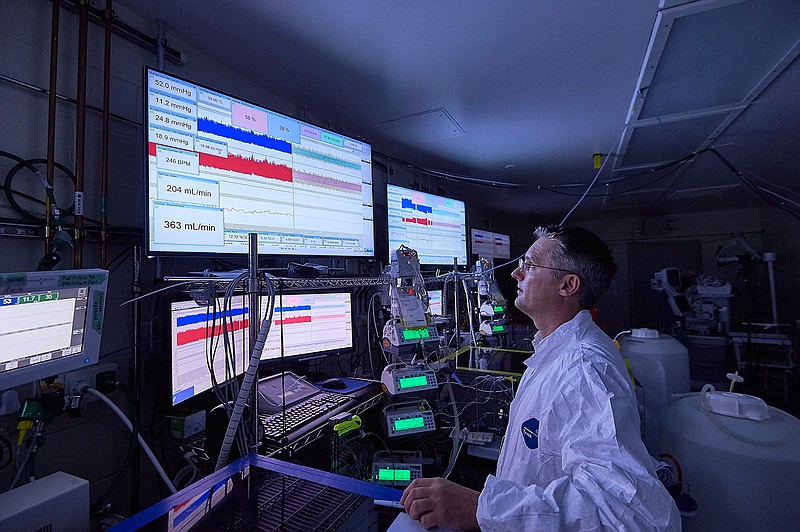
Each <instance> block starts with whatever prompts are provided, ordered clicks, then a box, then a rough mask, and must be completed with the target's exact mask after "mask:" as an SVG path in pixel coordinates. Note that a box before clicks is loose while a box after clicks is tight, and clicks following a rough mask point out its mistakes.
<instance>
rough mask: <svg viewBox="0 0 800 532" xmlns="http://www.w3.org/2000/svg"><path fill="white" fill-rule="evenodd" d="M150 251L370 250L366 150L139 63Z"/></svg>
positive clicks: (360, 253) (349, 252) (357, 254)
mask: <svg viewBox="0 0 800 532" xmlns="http://www.w3.org/2000/svg"><path fill="white" fill-rule="evenodd" d="M145 77H146V87H147V94H146V106H147V108H146V112H145V117H146V128H145V129H146V132H147V165H146V166H147V175H148V181H147V198H148V199H147V219H148V223H147V242H148V253H150V254H166V253H173V254H194V253H197V254H232V253H246V252H247V243H248V238H247V235H248V233H258V235H259V236H258V239H259V246H258V249H259V252H260V253H263V254H283V255H287V254H289V255H304V256H351V257H371V256H373V255H374V252H375V251H374V234H373V219H372V211H373V206H372V152H371V147H370V145H369V144H367V143H365V142H362V141H360V140H356V139H352V138H349V137H345V136H344V135H341V134H338V133H335V132H333V131H329V130H326V129H323V128H320V127H318V126H314V125H312V124H309V123H306V122H302V121H300V120H296V119H294V118H291V117H288V116H285V115H282V114H280V113H277V112H275V111H272V110H270V109H266V108H264V107H260V106H258V105H255V104H252V103H250V102H247V101H244V100H240V99H237V98H235V97H233V96H230V95H228V94H224V93H221V92H219V91H216V90H213V89H211V88H208V87H204V86H202V85H198V84H196V83H192V82H190V81H187V80H184V79H180V78H177V77H174V76H171V75H168V74H165V73H163V72H160V71H157V70H153V69H150V68H147V69H146V70H145Z"/></svg>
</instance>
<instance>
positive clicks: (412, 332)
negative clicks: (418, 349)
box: [403, 329, 428, 340]
mask: <svg viewBox="0 0 800 532" xmlns="http://www.w3.org/2000/svg"><path fill="white" fill-rule="evenodd" d="M425 338H428V329H405V330H404V331H403V340H424V339H425Z"/></svg>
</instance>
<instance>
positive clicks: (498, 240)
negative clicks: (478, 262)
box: [470, 227, 511, 259]
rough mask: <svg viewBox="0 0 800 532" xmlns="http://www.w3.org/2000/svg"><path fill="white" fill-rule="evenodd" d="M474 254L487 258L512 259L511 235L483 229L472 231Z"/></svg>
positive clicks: (473, 229)
mask: <svg viewBox="0 0 800 532" xmlns="http://www.w3.org/2000/svg"><path fill="white" fill-rule="evenodd" d="M470 233H471V236H472V238H471V244H472V254H473V255H478V256H479V257H481V258H487V259H491V258H494V259H510V258H511V237H510V236H508V235H504V234H502V233H493V232H492V231H484V230H483V229H475V228H474V227H473V228H472V229H471V231H470Z"/></svg>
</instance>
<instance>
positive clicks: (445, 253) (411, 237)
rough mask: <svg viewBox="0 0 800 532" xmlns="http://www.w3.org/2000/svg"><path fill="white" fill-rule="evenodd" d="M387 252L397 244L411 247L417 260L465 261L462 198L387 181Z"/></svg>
mask: <svg viewBox="0 0 800 532" xmlns="http://www.w3.org/2000/svg"><path fill="white" fill-rule="evenodd" d="M386 198H387V210H388V213H389V253H391V252H392V251H393V250H396V249H397V248H399V247H400V245H401V244H405V245H406V246H408V247H410V248H413V249H415V250H416V251H417V254H418V255H419V262H420V264H424V265H452V264H453V259H454V258H455V259H456V260H457V261H458V264H459V265H462V266H464V265H466V264H467V222H466V208H465V206H464V202H463V201H461V200H457V199H452V198H445V197H442V196H437V195H435V194H428V193H426V192H418V191H416V190H411V189H408V188H403V187H398V186H396V185H387V188H386Z"/></svg>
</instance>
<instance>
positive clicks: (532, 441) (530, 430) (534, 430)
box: [522, 417, 539, 449]
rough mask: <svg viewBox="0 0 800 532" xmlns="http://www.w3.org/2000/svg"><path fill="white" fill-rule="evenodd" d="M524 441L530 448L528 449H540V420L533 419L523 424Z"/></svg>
mask: <svg viewBox="0 0 800 532" xmlns="http://www.w3.org/2000/svg"><path fill="white" fill-rule="evenodd" d="M522 439H524V440H525V445H527V446H528V449H537V448H538V447H539V420H538V419H536V418H535V417H532V418H530V419H529V420H528V421H525V422H524V423H523V424H522Z"/></svg>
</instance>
